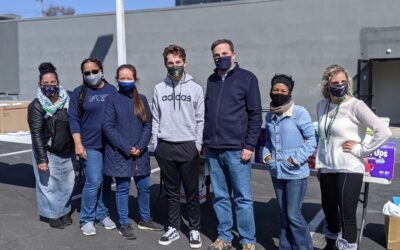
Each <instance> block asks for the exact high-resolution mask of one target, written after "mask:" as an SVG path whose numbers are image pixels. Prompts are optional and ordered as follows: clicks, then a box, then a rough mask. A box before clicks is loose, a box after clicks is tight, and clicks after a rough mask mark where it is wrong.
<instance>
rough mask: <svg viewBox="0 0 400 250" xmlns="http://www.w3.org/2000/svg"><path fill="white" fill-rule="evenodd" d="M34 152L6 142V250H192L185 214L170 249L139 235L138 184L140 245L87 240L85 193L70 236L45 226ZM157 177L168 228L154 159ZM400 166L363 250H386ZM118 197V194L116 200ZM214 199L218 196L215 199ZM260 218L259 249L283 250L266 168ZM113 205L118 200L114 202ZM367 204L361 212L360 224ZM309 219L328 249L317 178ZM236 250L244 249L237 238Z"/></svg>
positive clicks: (206, 240)
mask: <svg viewBox="0 0 400 250" xmlns="http://www.w3.org/2000/svg"><path fill="white" fill-rule="evenodd" d="M30 149H31V146H30V145H28V144H18V143H11V142H0V249H2V250H3V249H4V250H6V249H18V250H22V249H43V250H45V249H52V250H54V249H98V250H101V249H140V250H141V249H143V250H150V249H151V250H153V249H189V243H188V228H187V226H186V225H187V221H186V219H185V217H186V215H185V211H184V209H183V211H184V212H183V216H182V221H183V223H182V228H181V238H180V239H179V240H178V241H175V242H173V243H172V244H171V245H170V246H168V247H164V246H159V245H158V243H157V241H158V239H159V237H160V236H161V234H162V232H149V231H142V230H139V229H137V227H136V222H137V218H138V216H137V213H136V207H137V204H136V198H135V197H136V190H135V186H134V183H132V188H131V193H130V218H131V220H132V223H133V225H134V229H135V233H136V235H137V239H136V240H133V241H128V240H124V239H123V238H122V237H121V236H120V235H119V234H118V232H117V230H110V231H109V230H105V229H103V228H101V227H97V235H96V236H84V235H83V234H82V233H81V230H80V228H79V223H78V221H79V210H80V195H79V193H80V189H79V187H78V188H77V189H76V191H75V193H74V194H73V203H72V207H73V214H72V218H73V219H74V223H73V225H71V226H69V227H67V228H66V229H64V230H58V229H53V228H50V227H49V225H48V224H47V223H46V222H43V221H40V220H39V217H38V215H37V209H36V196H35V179H34V175H33V171H32V165H31V152H30ZM397 159H398V158H397ZM151 165H152V169H153V171H152V172H153V173H152V175H151V181H152V189H151V190H152V199H151V209H152V217H153V219H154V220H155V221H157V222H159V223H162V224H164V225H165V224H166V215H167V211H166V199H165V197H164V196H163V195H161V197H159V191H160V185H159V178H160V176H159V174H160V173H159V170H158V166H157V163H156V162H155V161H154V159H152V163H151ZM398 167H399V163H398V162H396V177H395V179H394V180H393V182H392V184H391V185H379V184H371V186H370V197H369V205H368V216H367V223H366V229H365V231H364V237H363V240H362V242H361V245H360V249H366V250H367V249H371V250H372V249H374V250H379V249H386V246H385V236H384V225H383V223H384V215H383V214H382V206H383V204H384V203H386V201H388V200H390V199H391V197H392V196H394V195H397V196H399V195H400V182H399V177H400V174H399V171H398ZM113 195H114V194H113ZM211 196H212V194H211ZM253 196H254V213H255V218H256V228H257V235H256V237H257V249H278V244H279V242H278V238H279V236H278V235H279V211H278V206H277V202H276V199H275V195H274V191H273V187H272V183H271V179H270V176H269V173H268V171H267V170H266V169H265V168H263V167H260V166H257V167H255V168H253ZM112 200H113V199H112ZM361 211H362V209H361V204H360V205H359V207H358V212H357V214H358V217H359V221H358V224H360V218H361ZM201 213H202V214H201V216H202V217H201V218H202V230H201V232H202V240H203V247H202V248H201V249H207V246H208V245H209V244H210V243H211V242H212V241H213V240H215V238H216V236H217V235H216V224H217V222H216V218H215V215H214V212H213V209H212V206H211V203H210V202H206V203H204V204H202V207H201ZM303 214H304V216H305V218H306V220H307V222H308V223H309V227H310V229H311V231H312V232H311V234H312V237H313V242H314V247H315V249H320V248H322V247H323V246H324V244H325V243H324V239H323V236H322V234H321V232H322V226H323V224H324V217H323V213H322V211H321V206H320V191H319V183H318V180H317V178H316V177H315V176H311V177H310V178H309V182H308V191H307V194H306V197H305V200H304V205H303ZM111 217H112V218H113V219H114V220H115V221H117V217H116V211H115V204H114V202H112V204H111ZM235 235H236V237H235V239H234V242H233V244H234V246H235V247H236V248H237V249H240V245H239V243H238V240H239V239H238V237H237V235H238V234H237V233H235Z"/></svg>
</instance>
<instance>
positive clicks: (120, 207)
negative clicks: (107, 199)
mask: <svg viewBox="0 0 400 250" xmlns="http://www.w3.org/2000/svg"><path fill="white" fill-rule="evenodd" d="M134 179H135V183H136V189H137V193H138V195H137V200H138V210H139V216H140V220H141V221H148V220H150V175H146V176H135V177H134ZM115 182H116V185H117V187H116V188H117V190H116V192H115V203H116V205H117V211H118V215H119V223H120V224H121V225H125V224H128V223H129V218H128V214H129V189H130V187H131V177H115Z"/></svg>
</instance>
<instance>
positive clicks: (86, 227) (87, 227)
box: [81, 221, 96, 235]
mask: <svg viewBox="0 0 400 250" xmlns="http://www.w3.org/2000/svg"><path fill="white" fill-rule="evenodd" d="M81 230H82V233H83V234H84V235H95V234H96V228H95V227H94V223H93V222H92V221H88V222H86V223H85V224H83V226H81Z"/></svg>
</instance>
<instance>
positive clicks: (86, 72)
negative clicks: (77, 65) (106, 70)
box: [83, 69, 100, 76]
mask: <svg viewBox="0 0 400 250" xmlns="http://www.w3.org/2000/svg"><path fill="white" fill-rule="evenodd" d="M99 72H100V70H99V69H94V70H91V71H85V72H83V74H84V75H85V76H90V75H91V74H93V75H96V74H98V73H99Z"/></svg>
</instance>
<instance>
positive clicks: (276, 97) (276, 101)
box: [269, 92, 292, 107]
mask: <svg viewBox="0 0 400 250" xmlns="http://www.w3.org/2000/svg"><path fill="white" fill-rule="evenodd" d="M269 96H270V97H271V100H272V102H271V105H272V106H274V107H279V106H282V105H284V104H286V103H288V102H290V100H292V95H291V94H288V95H284V94H273V93H272V92H271V93H269Z"/></svg>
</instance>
